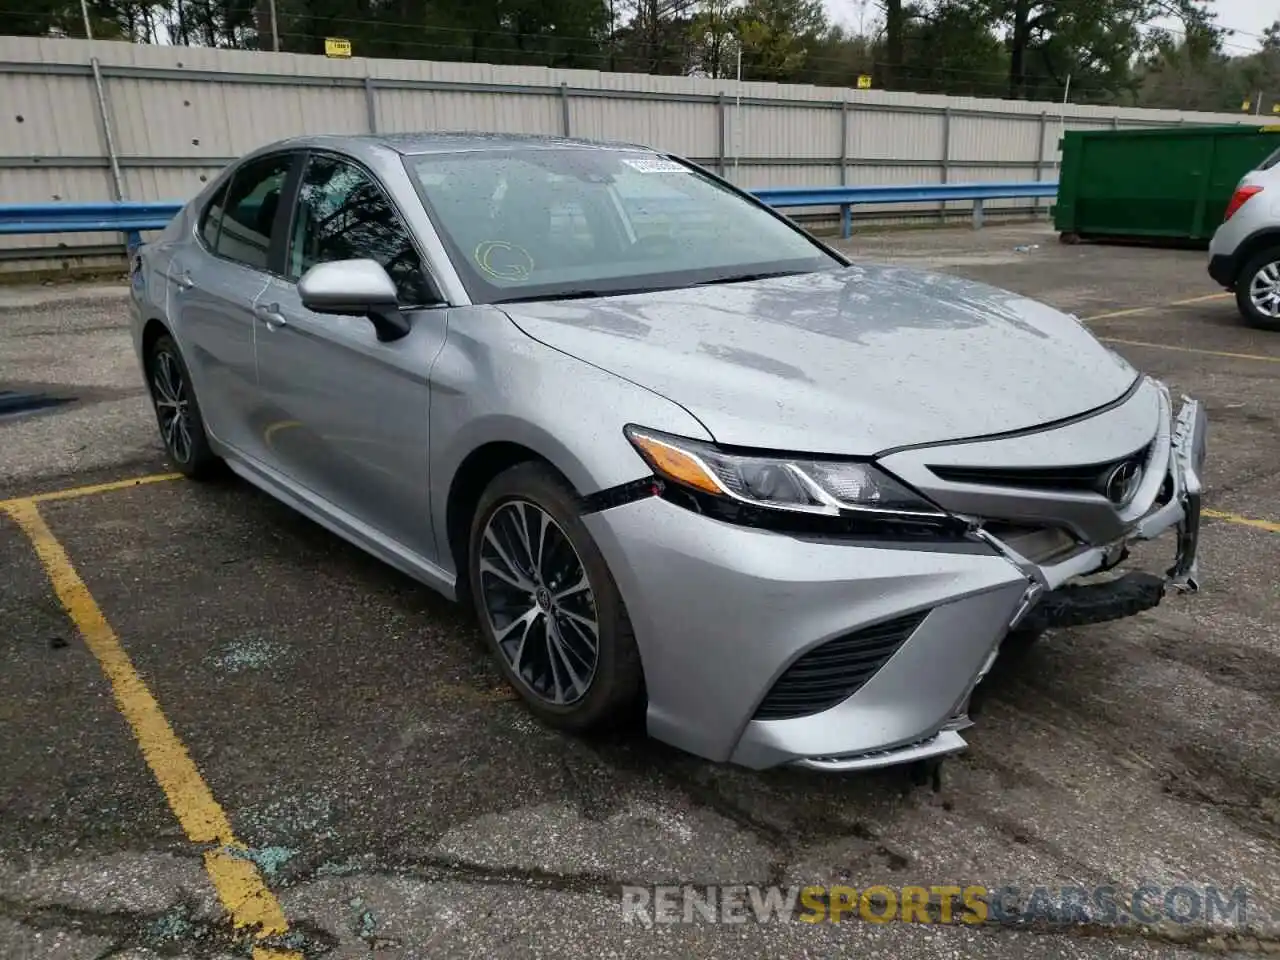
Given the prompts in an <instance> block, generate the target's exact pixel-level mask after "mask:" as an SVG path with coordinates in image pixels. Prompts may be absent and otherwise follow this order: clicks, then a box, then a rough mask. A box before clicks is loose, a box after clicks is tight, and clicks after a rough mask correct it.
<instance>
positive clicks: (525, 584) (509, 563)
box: [484, 518, 533, 590]
mask: <svg viewBox="0 0 1280 960" xmlns="http://www.w3.org/2000/svg"><path fill="white" fill-rule="evenodd" d="M495 519H496V518H495ZM484 539H485V543H487V544H489V546H490V547H492V548H493V551H494V553H496V554H497V555H498V559H499V560H501V561H502V562H503V563H504V564H506V567H507V569H508V570H510V571H511V574H512V576H514V577H517V578H519V580H520V587H521V588H522V589H528V590H532V589H533V581H532V580H531V579H529V575H528V574H527V573H526V572H525V571H524V570H523V569H522V568H520V567H518V566H517V565H516V564H515V562H514V561H513V560H512V559H511V557H510V556H508V555H507V551H506V550H505V549H504V548H503V546H502V544H501V543H499V542H498V534H497V531H495V530H494V528H493V524H492V523H490V525H489V526H488V527H487V528H486V529H485V531H484Z"/></svg>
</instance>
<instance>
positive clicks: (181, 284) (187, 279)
mask: <svg viewBox="0 0 1280 960" xmlns="http://www.w3.org/2000/svg"><path fill="white" fill-rule="evenodd" d="M173 282H174V283H176V284H177V285H178V292H179V293H186V292H187V291H188V290H190V289H191V288H192V287H194V286H195V285H196V282H195V281H194V280H192V279H191V274H189V273H187V271H185V270H183V271H182V272H181V273H180V274H178V275H177V276H176V277H174V278H173Z"/></svg>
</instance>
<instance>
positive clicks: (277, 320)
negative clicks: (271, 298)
mask: <svg viewBox="0 0 1280 960" xmlns="http://www.w3.org/2000/svg"><path fill="white" fill-rule="evenodd" d="M253 312H254V313H256V314H257V315H258V316H259V317H261V318H262V321H263V322H264V323H265V324H266V325H267V327H268V328H269V329H271V330H275V329H276V328H277V327H283V326H284V325H285V324H286V323H287V322H288V321H287V320H285V318H284V314H283V313H281V312H280V304H278V303H273V304H271V305H270V306H267V305H266V304H265V303H259V304H256V305H255V306H254V308H253Z"/></svg>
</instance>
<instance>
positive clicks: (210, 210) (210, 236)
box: [200, 183, 230, 250]
mask: <svg viewBox="0 0 1280 960" xmlns="http://www.w3.org/2000/svg"><path fill="white" fill-rule="evenodd" d="M229 185H230V184H229V183H224V184H223V185H222V187H221V188H220V189H219V190H218V192H217V193H215V194H214V196H213V199H212V200H211V201H209V205H208V206H207V207H205V208H204V213H202V214H201V215H200V236H201V237H202V238H203V239H204V242H205V246H207V247H208V248H209V249H210V250H217V249H218V231H219V230H221V229H222V207H223V204H224V203H225V202H226V199H227V187H228V186H229Z"/></svg>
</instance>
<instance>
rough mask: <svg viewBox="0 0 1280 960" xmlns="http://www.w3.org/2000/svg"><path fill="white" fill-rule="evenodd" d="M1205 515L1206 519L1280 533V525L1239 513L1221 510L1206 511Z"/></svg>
mask: <svg viewBox="0 0 1280 960" xmlns="http://www.w3.org/2000/svg"><path fill="white" fill-rule="evenodd" d="M1203 513H1204V515H1205V516H1206V517H1213V518H1214V519H1215V520H1226V521H1227V522H1228V523H1239V524H1242V525H1243V526H1246V527H1257V528H1258V529H1259V530H1266V531H1267V532H1268V533H1280V523H1273V522H1272V521H1270V520H1254V519H1253V518H1251V517H1242V516H1240V515H1239V514H1238V513H1224V512H1223V511H1221V510H1205V511H1203Z"/></svg>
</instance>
